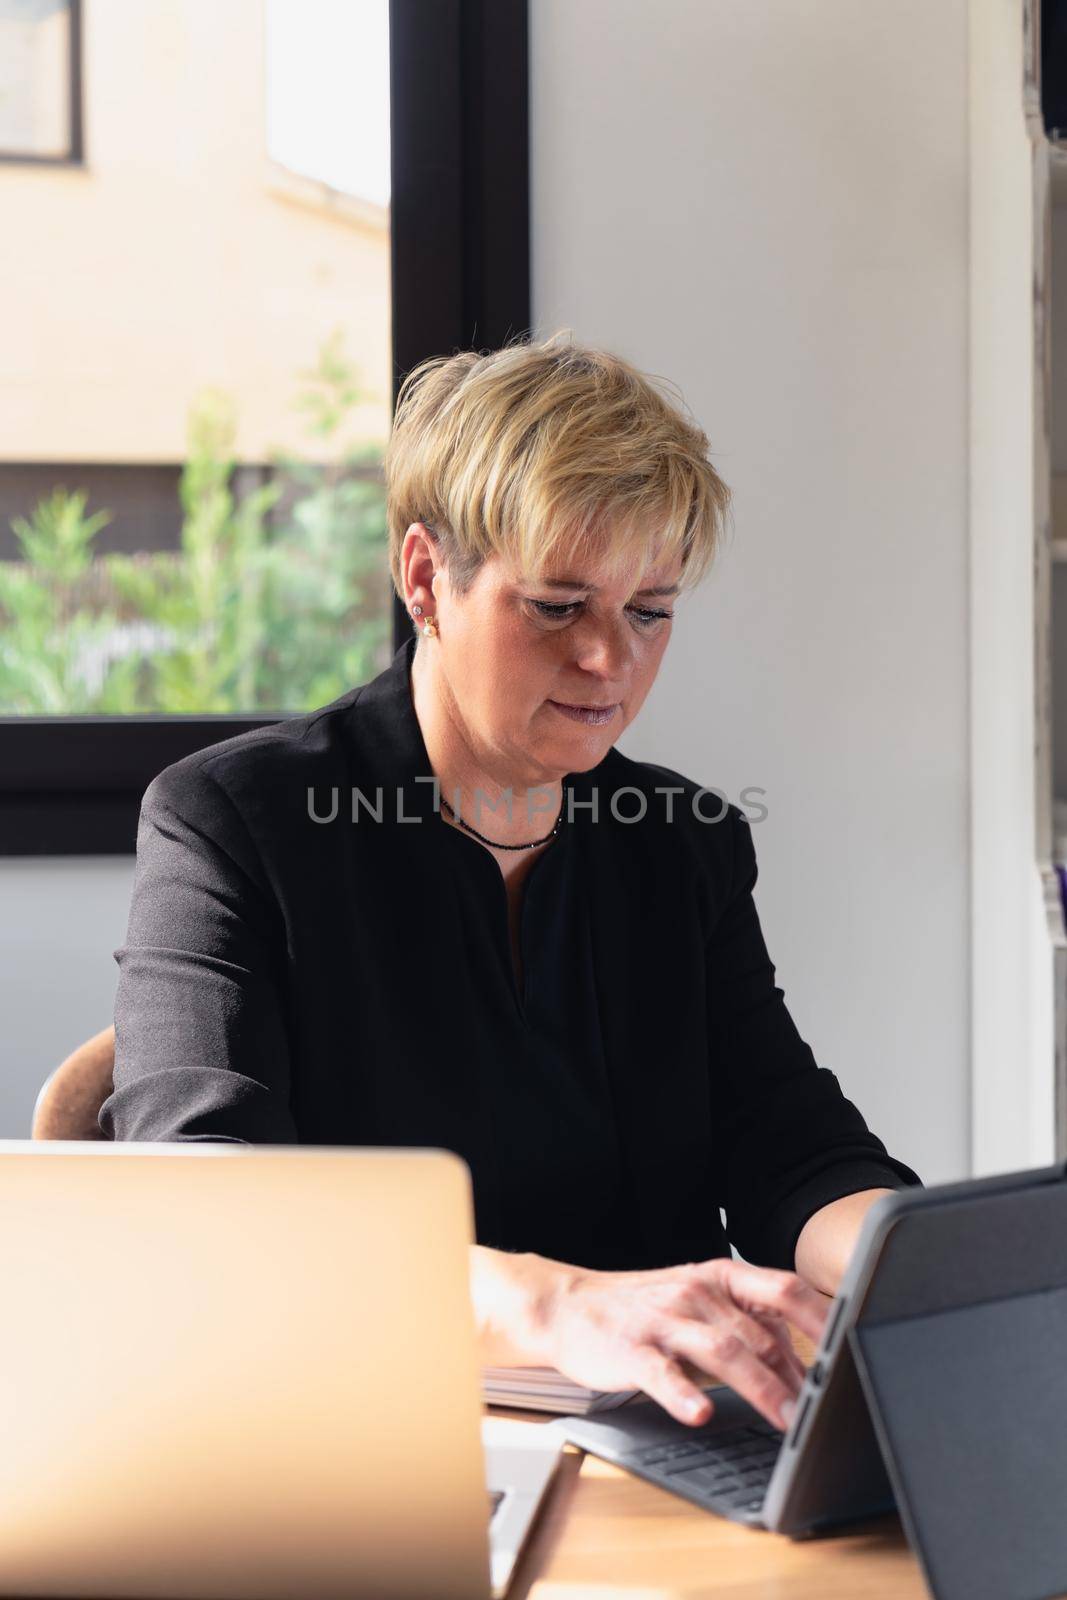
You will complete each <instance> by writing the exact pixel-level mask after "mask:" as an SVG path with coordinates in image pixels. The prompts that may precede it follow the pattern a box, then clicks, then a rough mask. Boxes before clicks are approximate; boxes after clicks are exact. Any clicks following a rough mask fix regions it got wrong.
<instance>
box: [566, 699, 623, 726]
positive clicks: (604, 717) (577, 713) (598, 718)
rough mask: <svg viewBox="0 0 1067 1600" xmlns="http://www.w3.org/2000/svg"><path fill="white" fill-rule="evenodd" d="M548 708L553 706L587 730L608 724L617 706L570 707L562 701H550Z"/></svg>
mask: <svg viewBox="0 0 1067 1600" xmlns="http://www.w3.org/2000/svg"><path fill="white" fill-rule="evenodd" d="M548 703H549V705H550V706H555V708H556V710H557V711H562V713H563V715H564V716H565V717H570V718H571V720H572V721H574V722H584V723H585V725H586V727H588V728H600V727H602V726H603V724H604V723H605V722H610V721H611V719H612V717H613V716H614V715H615V713H616V711H618V709H619V707H618V704H615V705H613V706H570V705H566V704H565V703H564V702H563V701H562V700H550V701H549V702H548Z"/></svg>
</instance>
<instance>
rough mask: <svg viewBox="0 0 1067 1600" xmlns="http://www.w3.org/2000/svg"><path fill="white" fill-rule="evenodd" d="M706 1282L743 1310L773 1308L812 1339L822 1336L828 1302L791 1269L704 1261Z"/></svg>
mask: <svg viewBox="0 0 1067 1600" xmlns="http://www.w3.org/2000/svg"><path fill="white" fill-rule="evenodd" d="M705 1267H706V1268H707V1282H708V1283H709V1284H710V1286H711V1287H712V1288H713V1289H720V1290H725V1292H726V1293H727V1294H728V1295H729V1296H730V1298H731V1299H732V1300H733V1301H734V1303H735V1304H736V1305H739V1306H741V1307H742V1308H743V1309H744V1310H745V1311H750V1310H759V1311H777V1312H778V1313H779V1314H780V1315H781V1316H783V1317H786V1318H787V1319H788V1320H789V1321H790V1322H791V1323H793V1325H794V1327H797V1328H799V1329H800V1331H801V1333H806V1334H807V1336H808V1338H809V1339H813V1340H814V1341H815V1342H816V1343H818V1341H819V1340H820V1339H821V1338H822V1332H823V1329H824V1327H825V1326H826V1318H827V1314H828V1312H829V1308H830V1305H831V1302H830V1301H829V1300H827V1298H826V1296H825V1295H822V1294H819V1293H818V1291H817V1290H815V1289H813V1288H812V1287H811V1285H810V1284H808V1283H805V1282H804V1280H803V1278H801V1277H799V1276H798V1275H797V1273H795V1272H780V1271H778V1269H777V1268H775V1267H753V1266H751V1265H750V1264H749V1263H748V1262H747V1261H729V1262H724V1261H723V1260H722V1259H721V1258H719V1259H718V1260H712V1261H709V1262H706V1263H705Z"/></svg>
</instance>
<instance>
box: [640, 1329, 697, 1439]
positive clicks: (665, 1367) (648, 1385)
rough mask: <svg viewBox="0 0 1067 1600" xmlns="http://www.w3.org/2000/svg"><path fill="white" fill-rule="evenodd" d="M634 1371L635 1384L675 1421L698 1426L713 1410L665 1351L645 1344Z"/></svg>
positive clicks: (678, 1364) (677, 1363)
mask: <svg viewBox="0 0 1067 1600" xmlns="http://www.w3.org/2000/svg"><path fill="white" fill-rule="evenodd" d="M634 1368H635V1373H634V1381H635V1382H636V1383H637V1385H638V1386H639V1387H640V1388H641V1389H643V1390H644V1392H645V1394H647V1395H649V1396H650V1397H651V1398H652V1399H653V1400H657V1401H658V1402H659V1404H660V1405H661V1406H662V1407H663V1409H664V1410H665V1411H669V1412H670V1414H671V1416H672V1417H674V1418H675V1419H676V1421H678V1422H688V1423H692V1424H693V1425H694V1426H699V1425H700V1423H702V1422H707V1420H708V1418H709V1417H710V1416H711V1415H712V1412H713V1411H714V1410H715V1407H714V1405H713V1404H712V1402H711V1401H710V1400H709V1399H708V1397H707V1395H706V1394H705V1393H704V1392H703V1390H702V1389H700V1388H698V1387H697V1385H696V1384H695V1383H692V1382H691V1381H690V1380H689V1379H688V1378H687V1377H686V1375H685V1373H684V1372H683V1370H682V1367H681V1364H680V1363H679V1362H678V1361H676V1360H674V1358H673V1357H672V1356H670V1355H669V1354H668V1353H667V1352H666V1351H665V1350H659V1349H656V1348H655V1347H654V1346H653V1345H645V1346H644V1347H642V1348H641V1349H640V1350H639V1351H638V1353H637V1357H636V1360H635V1363H634Z"/></svg>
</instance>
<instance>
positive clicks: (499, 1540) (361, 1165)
mask: <svg viewBox="0 0 1067 1600" xmlns="http://www.w3.org/2000/svg"><path fill="white" fill-rule="evenodd" d="M0 1215H2V1216H3V1218H4V1226H3V1228H2V1229H0V1285H2V1288H3V1296H4V1315H3V1318H2V1319H0V1395H2V1402H0V1412H2V1415H3V1418H4V1428H3V1438H2V1441H0V1594H3V1595H23V1596H29V1595H46V1596H59V1595H63V1596H69V1597H78V1596H110V1597H112V1600H118V1597H122V1596H138V1597H139V1600H152V1597H160V1600H283V1597H284V1600H292V1597H293V1596H295V1595H299V1596H301V1597H302V1600H342V1597H343V1600H364V1597H366V1600H371V1597H373V1600H426V1597H427V1596H428V1595H433V1596H434V1597H435V1600H461V1597H462V1600H472V1597H473V1600H489V1597H490V1596H494V1595H497V1596H498V1595H501V1594H502V1593H503V1592H504V1589H505V1587H506V1584H507V1581H508V1577H509V1575H510V1572H511V1569H512V1566H513V1564H514V1561H515V1557H516V1555H517V1553H518V1551H519V1548H520V1546H521V1544H522V1542H523V1539H524V1537H525V1535H526V1532H527V1530H528V1528H529V1526H530V1523H531V1521H532V1519H533V1516H534V1515H535V1513H536V1510H537V1506H538V1503H539V1502H540V1500H541V1497H542V1495H543V1493H544V1491H545V1488H546V1486H547V1484H548V1483H549V1481H550V1479H551V1477H552V1474H553V1471H554V1469H555V1467H556V1464H557V1462H558V1460H559V1457H560V1452H561V1450H562V1448H563V1445H562V1441H561V1439H560V1438H559V1437H558V1435H556V1434H555V1433H554V1432H553V1430H552V1429H551V1427H550V1426H549V1425H538V1424H522V1423H513V1424H511V1425H510V1427H509V1425H508V1423H507V1421H506V1420H505V1419H487V1420H486V1423H485V1438H484V1440H483V1432H482V1426H483V1424H482V1418H481V1406H480V1401H479V1367H478V1359H477V1349H476V1338H475V1330H474V1320H473V1312H472V1308H471V1303H470V1294H469V1279H468V1273H469V1265H468V1259H469V1258H468V1246H469V1244H470V1242H471V1239H472V1237H473V1233H472V1206H471V1192H470V1180H469V1174H468V1171H467V1168H466V1166H465V1165H464V1164H463V1163H462V1161H460V1160H459V1159H458V1158H457V1157H455V1156H452V1155H448V1154H446V1153H444V1152H442V1151H413V1150H400V1151H387V1150H351V1149H346V1150H340V1149H338V1150H330V1149H319V1148H309V1147H293V1148H283V1147H273V1146H272V1147H270V1148H269V1149H268V1148H265V1147H259V1148H257V1147H249V1146H242V1145H229V1144H216V1143H203V1144H200V1143H188V1144H171V1145H152V1144H140V1145H138V1144H115V1145H102V1144H101V1145H97V1144H90V1143H86V1144H74V1143H64V1142H55V1143H41V1144H30V1143H22V1142H14V1141H0ZM490 1524H491V1528H490Z"/></svg>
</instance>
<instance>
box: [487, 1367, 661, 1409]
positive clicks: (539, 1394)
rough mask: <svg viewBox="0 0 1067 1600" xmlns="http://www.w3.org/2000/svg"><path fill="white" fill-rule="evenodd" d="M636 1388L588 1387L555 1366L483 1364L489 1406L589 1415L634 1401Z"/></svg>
mask: <svg viewBox="0 0 1067 1600" xmlns="http://www.w3.org/2000/svg"><path fill="white" fill-rule="evenodd" d="M637 1393H638V1391H637V1390H636V1389H621V1390H617V1391H612V1390H604V1389H587V1388H585V1387H584V1386H583V1385H582V1384H580V1383H572V1382H571V1380H570V1379H569V1378H565V1377H564V1376H563V1374H562V1372H557V1371H556V1369H555V1367H483V1368H482V1401H483V1403H484V1404H485V1405H487V1406H512V1407H515V1408H516V1409H518V1410H521V1411H558V1412H559V1413H560V1414H561V1415H564V1416H570V1417H587V1416H590V1415H591V1414H592V1413H593V1412H594V1411H610V1410H612V1409H613V1408H614V1407H615V1406H621V1405H624V1404H625V1403H626V1401H627V1400H632V1399H633V1397H634V1395H635V1394H637Z"/></svg>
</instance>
